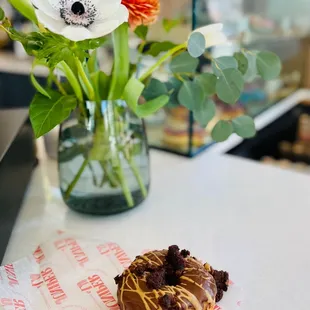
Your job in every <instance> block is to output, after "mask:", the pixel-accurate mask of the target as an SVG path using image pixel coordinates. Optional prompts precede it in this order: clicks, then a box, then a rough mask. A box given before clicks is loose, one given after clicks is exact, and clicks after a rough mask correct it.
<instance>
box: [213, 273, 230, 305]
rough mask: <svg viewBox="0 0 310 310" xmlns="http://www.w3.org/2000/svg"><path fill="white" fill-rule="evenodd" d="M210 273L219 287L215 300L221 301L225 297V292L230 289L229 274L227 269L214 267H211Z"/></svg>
mask: <svg viewBox="0 0 310 310" xmlns="http://www.w3.org/2000/svg"><path fill="white" fill-rule="evenodd" d="M210 273H211V275H212V276H213V278H214V280H215V283H216V287H217V294H216V298H215V301H216V302H219V301H220V300H221V299H222V298H223V295H224V292H227V290H228V285H229V274H228V272H226V271H223V270H220V271H218V270H214V269H211V271H210Z"/></svg>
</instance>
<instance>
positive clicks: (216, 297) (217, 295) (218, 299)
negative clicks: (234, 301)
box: [215, 290, 224, 302]
mask: <svg viewBox="0 0 310 310" xmlns="http://www.w3.org/2000/svg"><path fill="white" fill-rule="evenodd" d="M223 296H224V292H223V290H218V291H217V293H216V296H215V302H219V301H221V300H222V298H223Z"/></svg>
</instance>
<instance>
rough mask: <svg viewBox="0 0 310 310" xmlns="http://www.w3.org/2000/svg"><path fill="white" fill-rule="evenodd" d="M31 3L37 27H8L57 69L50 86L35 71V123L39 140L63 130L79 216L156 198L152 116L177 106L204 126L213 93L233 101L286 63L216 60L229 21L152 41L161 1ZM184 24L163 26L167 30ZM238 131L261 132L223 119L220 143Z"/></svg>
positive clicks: (67, 183)
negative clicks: (147, 126)
mask: <svg viewBox="0 0 310 310" xmlns="http://www.w3.org/2000/svg"><path fill="white" fill-rule="evenodd" d="M31 1H32V2H31V3H29V2H28V1H27V0H10V2H11V4H12V5H13V6H14V7H15V8H16V9H17V10H18V11H19V12H20V13H21V14H23V15H24V16H25V17H27V18H28V19H29V20H30V21H32V22H33V25H34V29H35V31H33V32H31V33H22V32H19V31H17V30H16V29H14V25H12V24H11V23H10V21H9V20H8V19H7V18H6V17H5V14H4V12H3V10H0V21H1V22H0V27H1V28H2V29H4V30H5V31H6V32H7V33H8V34H9V36H10V37H11V39H12V40H16V41H19V42H20V43H21V44H22V45H23V47H24V49H25V51H26V52H27V53H28V54H29V55H30V56H33V58H34V62H33V68H34V67H35V66H38V65H40V66H45V67H47V68H48V72H49V74H48V77H47V79H46V85H41V84H40V83H39V82H38V80H37V79H36V77H35V75H34V73H33V72H31V73H30V79H31V81H32V84H33V86H34V87H35V89H36V95H35V96H34V98H33V100H32V102H31V105H30V111H29V113H30V120H31V123H32V126H33V129H34V133H35V136H36V137H37V138H38V137H40V136H42V135H44V134H46V133H47V132H49V131H50V130H52V129H53V128H54V127H55V126H57V125H59V124H61V129H60V137H59V140H60V141H59V153H58V162H59V175H60V188H61V192H62V195H63V198H64V200H65V202H66V203H67V205H69V207H71V208H73V209H75V210H78V211H82V212H89V213H97V214H110V213H115V212H121V211H124V210H127V209H129V208H132V207H133V206H136V205H138V204H139V203H140V202H141V201H143V200H144V198H145V197H146V196H147V192H148V186H149V172H148V150H147V141H146V137H145V130H144V126H143V121H142V119H143V118H144V117H146V116H148V115H151V114H152V113H155V112H156V111H158V110H159V109H161V108H163V107H164V106H165V105H167V104H169V103H170V104H171V103H177V104H180V105H182V106H184V107H186V108H187V109H189V110H190V111H192V112H193V115H194V118H195V120H196V121H197V122H198V123H199V124H200V125H201V126H203V127H205V126H207V124H208V122H209V121H210V120H212V118H213V117H214V116H215V112H216V111H215V110H216V108H215V104H214V102H213V101H212V99H211V98H212V96H213V95H214V94H216V95H217V96H218V98H219V99H220V100H221V101H223V102H225V103H227V104H230V105H233V104H235V103H236V101H237V100H238V98H239V96H240V95H241V93H242V91H243V88H244V83H245V82H246V81H247V80H248V79H253V78H254V77H255V76H257V75H259V76H261V77H262V78H263V79H266V80H268V79H273V78H275V77H277V76H278V75H279V73H280V71H281V63H280V60H279V58H278V57H277V56H276V55H275V54H273V53H270V52H257V51H255V52H253V51H248V50H245V49H241V50H240V51H239V52H236V53H235V54H234V55H232V56H225V57H219V58H213V57H212V55H211V54H210V53H209V51H208V48H210V47H212V46H215V45H218V44H224V43H226V42H227V38H226V36H225V34H224V32H223V25H221V24H215V25H208V26H205V27H202V28H199V29H195V30H194V31H193V32H192V33H191V34H189V36H188V39H187V40H186V41H185V42H182V43H181V44H174V43H172V42H168V41H162V42H159V41H156V42H154V41H152V42H150V41H149V40H148V27H149V25H150V24H152V23H154V22H156V21H157V18H158V14H159V11H160V2H159V0H100V1H99V0H31ZM176 24H177V23H176V22H175V21H167V20H164V21H163V27H165V29H166V30H167V31H169V30H170V29H171V28H172V27H173V26H174V25H176ZM129 33H130V34H132V35H135V36H137V37H138V38H139V40H140V41H139V44H138V45H137V47H136V50H137V53H138V54H139V57H138V58H137V61H136V62H135V63H131V62H130V57H129V40H130V39H129V38H130V37H129ZM105 44H110V46H112V47H113V53H114V60H113V64H112V66H111V67H112V69H111V71H110V72H105V71H103V70H101V69H100V66H99V64H100V63H102V62H105V61H106V60H105V59H101V58H100V56H99V53H97V50H98V48H99V47H101V46H104V45H105ZM145 55H147V56H148V57H150V56H153V57H154V64H153V65H152V66H150V67H149V68H146V69H144V70H143V71H142V72H141V70H139V68H140V67H141V66H140V64H141V61H142V60H143V57H144V56H145ZM201 57H206V58H208V59H209V60H210V61H211V63H212V72H205V73H198V72H197V67H198V64H199V59H200V58H201ZM161 66H169V72H170V74H169V79H168V80H166V81H161V80H158V79H155V78H154V77H152V76H153V73H154V72H155V71H156V70H157V69H158V68H160V67H161ZM232 133H236V134H237V135H239V136H241V137H244V138H248V137H251V136H253V135H254V134H255V126H254V122H253V120H252V119H251V118H250V117H249V116H241V117H238V118H236V119H231V120H220V121H219V122H217V124H216V125H215V126H214V128H213V130H212V137H213V139H214V140H215V141H223V140H225V139H227V138H228V137H229V136H230V135H231V134H232Z"/></svg>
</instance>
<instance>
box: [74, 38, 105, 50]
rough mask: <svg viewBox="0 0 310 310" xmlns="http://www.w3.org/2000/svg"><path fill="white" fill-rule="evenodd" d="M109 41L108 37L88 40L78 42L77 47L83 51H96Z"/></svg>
mask: <svg viewBox="0 0 310 310" xmlns="http://www.w3.org/2000/svg"><path fill="white" fill-rule="evenodd" d="M107 41H108V38H107V37H100V38H95V39H87V40H83V41H78V42H76V46H77V47H78V49H82V50H84V51H88V50H94V49H97V48H98V47H100V46H102V45H103V44H104V43H106V42H107Z"/></svg>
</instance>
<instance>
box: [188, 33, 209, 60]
mask: <svg viewBox="0 0 310 310" xmlns="http://www.w3.org/2000/svg"><path fill="white" fill-rule="evenodd" d="M205 49H206V39H205V37H204V36H203V35H202V34H201V33H200V32H193V33H192V34H191V35H190V37H189V39H188V43H187V50H188V52H189V54H190V55H191V56H192V57H195V58H197V57H200V56H201V55H202V54H203V53H204V52H205Z"/></svg>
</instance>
